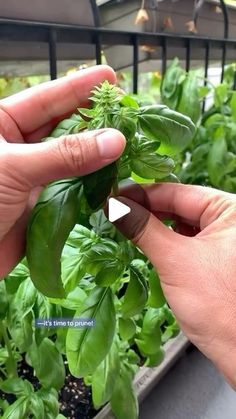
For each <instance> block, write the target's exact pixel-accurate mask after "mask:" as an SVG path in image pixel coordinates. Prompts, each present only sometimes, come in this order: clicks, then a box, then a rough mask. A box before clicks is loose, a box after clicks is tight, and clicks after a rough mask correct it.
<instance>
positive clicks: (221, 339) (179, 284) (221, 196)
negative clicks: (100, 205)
mask: <svg viewBox="0 0 236 419" xmlns="http://www.w3.org/2000/svg"><path fill="white" fill-rule="evenodd" d="M120 195H121V196H120V197H119V198H118V199H119V200H121V201H122V202H123V203H125V204H126V205H128V206H130V208H131V213H130V214H128V215H127V216H125V217H123V218H121V219H120V220H119V221H117V222H116V223H115V224H116V226H117V227H118V228H119V230H120V231H121V232H122V233H123V234H125V235H126V236H127V237H128V238H130V239H132V240H133V242H134V243H136V244H137V245H138V246H139V247H140V249H141V250H142V251H143V252H144V253H145V254H146V256H147V257H148V258H149V259H150V261H151V262H152V264H153V265H154V267H155V268H156V269H157V271H158V273H159V275H160V279H161V284H162V288H163V291H164V294H165V296H166V299H167V301H168V303H169V305H170V307H171V309H172V310H173V312H174V314H175V315H176V318H177V321H178V322H179V324H180V326H181V328H182V330H183V331H184V333H185V334H186V335H187V336H188V338H189V339H190V340H191V341H192V342H193V343H194V344H195V345H196V346H197V347H198V348H199V349H200V350H201V351H202V352H203V353H204V354H205V355H206V356H207V357H208V358H210V359H211V360H212V361H213V362H214V363H215V365H216V366H217V367H218V368H219V369H220V370H221V372H222V373H223V374H224V376H225V378H226V379H227V381H229V382H230V384H231V385H232V386H233V387H234V388H235V389H236V327H235V320H236V262H235V261H236V195H233V194H230V193H226V192H220V191H217V190H215V189H211V188H208V187H201V186H190V185H181V184H166V183H163V184H158V185H157V184H153V185H148V186H144V185H143V187H142V188H141V187H140V186H139V185H131V186H128V187H126V188H123V189H121V190H120ZM167 218H172V219H174V220H176V221H175V225H176V227H175V231H173V230H171V229H170V228H168V227H166V226H165V225H164V224H163V223H162V222H161V221H160V219H167Z"/></svg>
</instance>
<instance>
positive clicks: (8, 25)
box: [0, 18, 236, 93]
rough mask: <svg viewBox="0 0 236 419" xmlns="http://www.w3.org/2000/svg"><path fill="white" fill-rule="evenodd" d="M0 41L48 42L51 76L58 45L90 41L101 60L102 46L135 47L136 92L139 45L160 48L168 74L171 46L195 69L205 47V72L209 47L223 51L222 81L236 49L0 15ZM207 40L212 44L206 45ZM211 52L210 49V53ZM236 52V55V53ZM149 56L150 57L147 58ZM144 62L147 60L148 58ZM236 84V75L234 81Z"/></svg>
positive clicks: (214, 41) (234, 43) (215, 42)
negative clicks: (194, 62) (182, 51)
mask: <svg viewBox="0 0 236 419" xmlns="http://www.w3.org/2000/svg"><path fill="white" fill-rule="evenodd" d="M227 31H228V21H227V19H226V25H225V35H228V32H227ZM0 40H1V41H5V40H6V41H14V42H31V43H32V42H35V43H39V42H40V43H47V44H48V45H49V65H50V75H51V78H52V79H53V78H56V76H57V53H56V49H57V45H60V44H61V43H64V44H88V45H94V47H95V57H94V58H95V59H96V62H97V63H98V64H99V63H101V55H102V45H104V46H105V47H106V46H107V47H109V46H116V45H117V46H118V45H123V46H131V47H132V48H133V58H132V59H133V62H132V65H133V91H134V92H135V93H136V92H137V91H138V78H139V77H138V75H139V58H140V57H139V46H140V45H150V46H155V47H160V49H161V51H162V52H161V65H162V72H163V73H165V70H166V64H167V47H168V48H169V45H170V46H174V47H175V48H177V49H178V48H181V49H182V48H183V49H185V51H186V55H185V60H186V70H187V71H189V70H190V68H191V60H192V59H193V58H194V57H193V54H192V52H193V50H195V49H199V50H201V49H204V50H205V63H204V66H205V72H206V67H208V65H209V63H208V62H207V61H208V59H209V57H208V53H209V51H208V48H211V49H212V50H214V49H216V50H218V51H222V60H221V64H222V74H221V77H222V80H223V76H224V67H225V64H226V60H227V57H228V52H230V54H231V57H232V51H235V52H236V40H235V39H220V38H207V37H201V36H198V35H176V34H167V33H148V32H129V31H119V30H113V29H109V28H108V29H107V28H101V27H96V28H90V27H80V26H76V25H65V24H56V23H53V24H52V23H43V22H31V21H17V20H12V19H3V18H0ZM207 43H209V45H210V47H207V48H206V45H207ZM207 51H208V52H207ZM235 55H236V54H235ZM146 59H148V56H147V57H146ZM142 61H145V59H144V60H143V59H142ZM234 87H236V75H235V80H234Z"/></svg>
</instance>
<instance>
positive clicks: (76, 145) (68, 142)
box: [0, 66, 125, 278]
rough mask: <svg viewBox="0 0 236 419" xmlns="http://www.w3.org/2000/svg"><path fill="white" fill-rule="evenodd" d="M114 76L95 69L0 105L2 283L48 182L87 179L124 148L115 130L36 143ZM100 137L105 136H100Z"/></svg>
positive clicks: (104, 68)
mask: <svg viewBox="0 0 236 419" xmlns="http://www.w3.org/2000/svg"><path fill="white" fill-rule="evenodd" d="M105 79H107V80H108V81H109V82H110V83H114V82H115V74H114V72H113V70H112V69H111V68H109V67H107V66H97V67H95V68H91V69H88V70H83V71H80V72H77V73H75V74H73V75H71V76H69V77H63V78H61V79H58V80H55V81H53V82H48V83H44V84H42V85H40V86H36V87H33V88H31V89H28V90H26V91H24V92H22V93H19V94H16V95H14V96H11V97H9V98H6V99H4V100H2V101H1V102H0V278H1V277H4V276H5V275H6V274H7V273H8V272H9V271H10V270H11V269H12V268H13V267H14V265H15V264H16V263H17V262H18V261H19V259H20V258H21V257H22V255H23V252H24V248H25V232H26V226H27V222H28V217H29V214H30V211H31V209H32V207H33V206H34V204H35V202H36V200H37V198H38V195H39V193H40V191H41V189H42V185H45V184H47V183H49V182H51V181H54V180H57V179H62V178H67V177H73V176H78V175H85V174H87V173H89V172H93V171H95V170H97V169H100V168H101V167H103V166H105V165H107V164H109V163H111V162H112V161H113V160H116V159H117V158H118V157H119V156H120V154H121V153H122V151H123V149H124V147H125V139H124V136H123V135H122V134H121V133H119V132H118V131H116V130H112V129H109V130H105V129H103V130H98V131H93V132H88V133H82V134H74V135H69V136H66V137H61V138H59V139H56V140H52V141H49V142H45V143H40V142H39V141H40V139H41V138H43V137H45V136H47V135H48V134H49V133H50V131H51V130H52V128H53V127H54V126H55V125H56V124H57V123H58V122H59V121H60V120H61V119H63V118H65V117H66V116H67V115H70V114H71V113H72V112H73V111H75V109H76V108H77V107H79V106H81V107H84V106H87V105H88V97H89V95H90V91H91V90H92V88H93V87H94V86H95V85H98V84H100V83H101V82H103V81H104V80H105ZM102 133H103V136H101V134H102Z"/></svg>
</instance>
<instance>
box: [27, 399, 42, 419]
mask: <svg viewBox="0 0 236 419" xmlns="http://www.w3.org/2000/svg"><path fill="white" fill-rule="evenodd" d="M29 411H30V413H31V414H32V415H33V417H34V418H35V419H45V417H46V416H45V409H44V404H43V400H42V399H41V398H40V397H39V396H38V394H37V393H34V394H32V396H31V397H30V406H29Z"/></svg>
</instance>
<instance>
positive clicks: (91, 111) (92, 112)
mask: <svg viewBox="0 0 236 419" xmlns="http://www.w3.org/2000/svg"><path fill="white" fill-rule="evenodd" d="M78 111H79V113H80V114H81V115H83V116H85V117H86V118H89V119H91V118H94V117H95V116H96V113H95V110H94V109H88V108H78Z"/></svg>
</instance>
